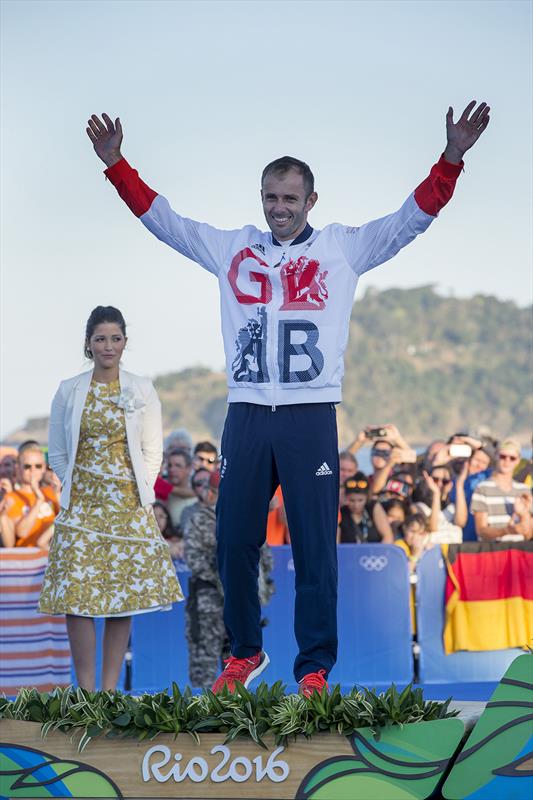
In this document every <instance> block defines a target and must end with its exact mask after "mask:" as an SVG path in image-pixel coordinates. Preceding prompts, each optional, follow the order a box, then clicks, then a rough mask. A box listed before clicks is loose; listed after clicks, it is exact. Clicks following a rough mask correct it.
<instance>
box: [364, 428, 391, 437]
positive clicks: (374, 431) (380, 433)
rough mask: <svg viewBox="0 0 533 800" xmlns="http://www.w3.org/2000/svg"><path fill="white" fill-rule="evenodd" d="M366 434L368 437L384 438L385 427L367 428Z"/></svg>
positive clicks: (385, 433) (385, 434)
mask: <svg viewBox="0 0 533 800" xmlns="http://www.w3.org/2000/svg"><path fill="white" fill-rule="evenodd" d="M366 435H367V437H368V438H369V439H384V438H385V437H386V436H387V430H386V428H367V430H366Z"/></svg>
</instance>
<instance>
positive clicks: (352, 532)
mask: <svg viewBox="0 0 533 800" xmlns="http://www.w3.org/2000/svg"><path fill="white" fill-rule="evenodd" d="M369 494H370V483H369V480H368V478H367V477H366V475H365V474H364V472H356V474H355V475H354V476H353V477H352V478H348V480H346V481H345V483H344V498H345V505H343V506H341V510H340V522H339V530H338V535H337V542H338V543H339V544H361V543H367V542H369V543H371V542H383V543H384V544H392V543H393V541H394V535H393V533H392V528H391V526H390V524H389V521H388V519H387V515H386V514H385V511H384V510H383V508H382V506H381V504H380V503H378V502H377V501H372V502H370V501H369Z"/></svg>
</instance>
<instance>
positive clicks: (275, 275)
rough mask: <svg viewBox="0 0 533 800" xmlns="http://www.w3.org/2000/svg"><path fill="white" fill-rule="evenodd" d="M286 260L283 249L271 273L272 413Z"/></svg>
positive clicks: (274, 400)
mask: <svg viewBox="0 0 533 800" xmlns="http://www.w3.org/2000/svg"><path fill="white" fill-rule="evenodd" d="M286 260H287V250H286V249H282V252H281V258H280V259H279V261H278V262H277V264H276V266H275V267H273V268H272V273H271V280H272V300H271V308H272V309H273V311H272V313H271V314H270V315H268V324H267V334H268V333H270V335H269V336H268V337H267V341H268V343H269V353H268V357H267V362H268V366H269V369H270V380H271V381H272V412H274V411H275V410H276V381H275V380H274V376H275V370H276V368H277V361H276V353H277V352H278V309H279V307H280V304H281V302H280V301H281V273H280V270H281V268H282V266H283V264H284V262H285V261H286ZM274 309H275V310H274ZM268 328H270V331H268ZM278 377H279V376H278Z"/></svg>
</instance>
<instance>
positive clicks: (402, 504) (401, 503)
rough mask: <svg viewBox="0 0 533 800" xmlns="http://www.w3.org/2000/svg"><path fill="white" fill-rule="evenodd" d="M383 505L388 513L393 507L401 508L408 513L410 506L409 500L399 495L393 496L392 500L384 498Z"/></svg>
mask: <svg viewBox="0 0 533 800" xmlns="http://www.w3.org/2000/svg"><path fill="white" fill-rule="evenodd" d="M381 505H382V506H383V510H384V511H385V513H386V514H388V512H389V511H391V509H393V508H400V509H401V510H402V511H403V513H404V514H407V511H408V508H409V506H408V504H407V502H406V501H405V500H402V499H400V498H399V497H391V498H390V500H383V501H381Z"/></svg>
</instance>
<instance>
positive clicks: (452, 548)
mask: <svg viewBox="0 0 533 800" xmlns="http://www.w3.org/2000/svg"><path fill="white" fill-rule="evenodd" d="M442 553H443V556H444V559H445V561H446V568H447V577H446V591H445V604H446V617H445V622H444V651H445V653H446V654H447V655H449V654H450V653H455V652H457V651H458V650H504V649H507V648H508V647H526V645H530V646H531V643H532V640H533V542H530V541H528V542H465V543H464V544H452V545H444V546H443V547H442Z"/></svg>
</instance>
